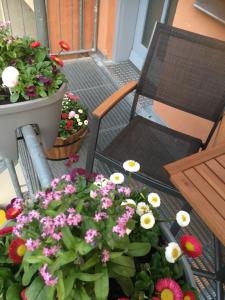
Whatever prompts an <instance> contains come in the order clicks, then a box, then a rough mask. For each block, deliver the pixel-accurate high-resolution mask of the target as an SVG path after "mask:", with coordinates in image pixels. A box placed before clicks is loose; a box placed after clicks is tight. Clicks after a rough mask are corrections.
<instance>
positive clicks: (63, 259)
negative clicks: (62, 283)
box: [49, 251, 77, 273]
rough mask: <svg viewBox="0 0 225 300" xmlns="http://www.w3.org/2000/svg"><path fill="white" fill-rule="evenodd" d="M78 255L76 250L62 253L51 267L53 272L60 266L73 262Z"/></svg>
mask: <svg viewBox="0 0 225 300" xmlns="http://www.w3.org/2000/svg"><path fill="white" fill-rule="evenodd" d="M76 257H77V254H76V252H75V251H67V252H64V253H63V254H62V255H60V256H59V257H57V259H56V261H55V262H54V264H53V265H52V266H51V267H50V268H49V269H50V271H51V272H52V273H53V272H55V271H57V270H58V269H59V268H60V267H62V266H64V265H66V264H69V263H71V262H73V261H74V260H75V258H76Z"/></svg>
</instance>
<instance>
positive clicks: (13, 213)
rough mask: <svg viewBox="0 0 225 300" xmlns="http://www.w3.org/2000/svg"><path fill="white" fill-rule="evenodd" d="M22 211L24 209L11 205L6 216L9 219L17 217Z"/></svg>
mask: <svg viewBox="0 0 225 300" xmlns="http://www.w3.org/2000/svg"><path fill="white" fill-rule="evenodd" d="M21 212H22V209H16V208H14V207H10V208H9V209H7V211H6V218H7V220H11V219H15V218H16V217H17V216H18V215H19V214H20V213H21Z"/></svg>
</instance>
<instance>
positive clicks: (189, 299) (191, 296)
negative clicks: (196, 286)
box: [183, 291, 196, 300]
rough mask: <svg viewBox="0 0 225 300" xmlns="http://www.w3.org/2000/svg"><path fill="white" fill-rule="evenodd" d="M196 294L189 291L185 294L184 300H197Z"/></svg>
mask: <svg viewBox="0 0 225 300" xmlns="http://www.w3.org/2000/svg"><path fill="white" fill-rule="evenodd" d="M195 299H196V297H195V294H194V293H193V292H192V291H187V292H185V293H184V299H183V300H195Z"/></svg>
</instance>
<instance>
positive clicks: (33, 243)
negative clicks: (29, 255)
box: [25, 239, 41, 251]
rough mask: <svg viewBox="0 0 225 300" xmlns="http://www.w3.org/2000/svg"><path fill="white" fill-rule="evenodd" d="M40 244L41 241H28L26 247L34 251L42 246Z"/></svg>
mask: <svg viewBox="0 0 225 300" xmlns="http://www.w3.org/2000/svg"><path fill="white" fill-rule="evenodd" d="M40 244H41V241H40V240H39V239H37V240H32V239H28V240H27V241H26V244H25V245H26V247H27V249H28V250H29V251H34V250H36V249H37V248H38V247H39V246H40Z"/></svg>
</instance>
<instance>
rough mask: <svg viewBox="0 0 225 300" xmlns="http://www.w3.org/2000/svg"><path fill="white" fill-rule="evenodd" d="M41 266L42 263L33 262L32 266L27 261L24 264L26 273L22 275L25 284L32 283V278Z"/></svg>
mask: <svg viewBox="0 0 225 300" xmlns="http://www.w3.org/2000/svg"><path fill="white" fill-rule="evenodd" d="M40 266H41V264H33V265H31V266H29V265H28V264H26V263H25V264H24V273H23V277H22V284H23V285H24V286H27V285H28V284H29V283H30V281H31V278H32V277H33V275H34V274H35V273H36V272H37V271H38V270H39V268H40Z"/></svg>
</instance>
